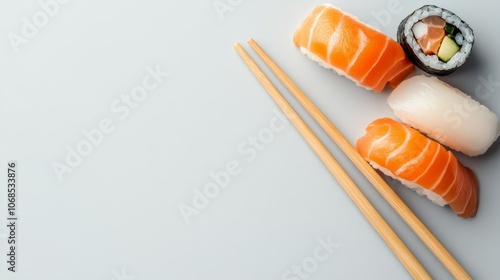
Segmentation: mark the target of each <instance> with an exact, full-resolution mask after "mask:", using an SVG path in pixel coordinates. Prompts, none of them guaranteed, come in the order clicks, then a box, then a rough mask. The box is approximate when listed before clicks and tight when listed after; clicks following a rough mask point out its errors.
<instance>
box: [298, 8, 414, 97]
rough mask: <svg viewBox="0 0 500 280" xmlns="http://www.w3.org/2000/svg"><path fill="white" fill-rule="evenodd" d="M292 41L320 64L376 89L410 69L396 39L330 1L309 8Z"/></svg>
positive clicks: (390, 82) (359, 83) (408, 71)
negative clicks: (309, 10)
mask: <svg viewBox="0 0 500 280" xmlns="http://www.w3.org/2000/svg"><path fill="white" fill-rule="evenodd" d="M293 42H294V44H295V45H296V46H298V47H300V49H301V51H302V52H303V53H305V54H307V55H308V56H309V58H311V59H312V60H314V61H317V62H319V63H320V65H322V66H324V67H326V68H330V69H333V70H335V71H336V72H337V73H338V74H340V75H344V76H346V77H347V78H349V79H351V80H353V81H354V82H356V84H357V85H359V86H362V87H364V88H366V89H368V90H373V91H375V92H380V91H382V89H383V88H384V87H385V86H386V84H387V83H389V85H390V86H391V87H396V86H397V85H398V84H399V83H400V82H401V81H402V80H403V79H404V78H405V77H406V76H407V75H408V74H410V73H411V72H412V71H413V64H412V63H411V62H410V60H409V59H408V58H407V57H406V54H405V52H404V51H403V48H402V47H401V46H400V45H399V44H398V43H397V42H396V41H394V40H393V39H391V38H390V37H387V36H386V35H384V34H382V33H381V32H379V31H377V30H375V29H373V28H372V27H370V26H368V25H366V24H364V23H362V22H360V21H359V20H357V19H356V18H354V17H352V16H350V15H349V14H346V13H344V12H342V11H340V10H339V9H337V8H335V7H333V6H332V5H330V4H324V5H322V6H318V7H316V8H315V9H314V10H313V11H312V13H311V14H310V15H309V16H308V17H307V18H306V19H305V20H304V22H302V25H301V26H300V27H299V28H298V29H297V30H296V32H295V35H294V37H293Z"/></svg>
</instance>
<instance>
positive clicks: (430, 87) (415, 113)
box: [387, 75, 500, 156]
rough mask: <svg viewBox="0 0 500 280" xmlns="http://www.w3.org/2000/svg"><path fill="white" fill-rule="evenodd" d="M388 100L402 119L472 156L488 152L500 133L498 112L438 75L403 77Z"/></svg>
mask: <svg viewBox="0 0 500 280" xmlns="http://www.w3.org/2000/svg"><path fill="white" fill-rule="evenodd" d="M387 103H388V104H389V107H391V108H392V110H393V111H394V114H395V115H396V116H397V117H398V118H399V119H400V120H401V121H402V122H404V123H406V124H408V125H410V126H412V127H413V128H416V129H418V130H420V131H421V132H423V133H425V134H427V136H429V137H431V138H433V139H435V140H437V141H439V142H441V143H442V144H443V145H445V146H448V147H450V148H452V149H454V150H456V151H459V152H462V153H464V154H466V155H468V156H477V155H481V154H484V153H485V152H486V151H487V150H488V148H489V147H490V146H491V145H492V144H493V143H494V142H495V141H496V140H497V138H498V136H499V135H500V121H499V120H498V117H497V116H496V115H495V113H493V112H491V111H490V110H489V109H488V108H486V107H485V106H484V105H481V104H480V103H479V102H478V101H476V100H474V99H472V97H470V96H469V95H467V94H465V93H463V92H461V91H460V90H458V89H457V88H454V87H452V86H450V85H448V84H447V83H445V82H443V81H441V80H439V79H438V78H436V77H426V76H424V75H417V76H413V77H411V78H409V79H407V80H405V81H403V82H402V83H401V84H399V85H398V86H397V87H396V88H395V89H394V90H393V91H392V92H391V94H390V95H389V97H388V99H387Z"/></svg>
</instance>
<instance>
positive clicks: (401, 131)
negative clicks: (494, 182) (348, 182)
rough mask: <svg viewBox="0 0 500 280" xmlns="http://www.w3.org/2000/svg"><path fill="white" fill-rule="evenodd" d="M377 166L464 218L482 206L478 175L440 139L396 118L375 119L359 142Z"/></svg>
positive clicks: (365, 157) (357, 145) (372, 163)
mask: <svg viewBox="0 0 500 280" xmlns="http://www.w3.org/2000/svg"><path fill="white" fill-rule="evenodd" d="M356 149H357V150H358V151H359V153H360V154H361V156H362V157H363V158H364V159H365V160H366V161H368V162H369V163H370V164H371V165H372V166H373V167H374V168H377V169H379V170H380V171H382V172H383V173H384V174H386V175H388V176H391V177H393V178H395V179H398V180H399V181H401V182H402V183H403V184H404V185H405V186H407V187H409V188H411V189H414V190H415V191H416V192H417V193H419V194H421V195H426V196H427V198H428V199H430V200H431V201H432V202H434V203H435V204H437V205H439V206H444V205H447V204H448V205H450V207H451V209H452V210H453V211H455V213H457V215H458V216H460V217H462V218H469V217H474V216H475V215H476V212H477V208H478V186H477V181H476V176H475V175H474V173H473V171H472V170H471V169H469V168H468V167H466V166H464V165H462V164H461V163H460V162H458V160H457V159H456V157H455V156H454V155H453V154H452V153H451V152H450V151H447V150H446V149H445V148H444V147H443V146H441V145H440V144H439V143H438V142H435V141H433V140H430V139H429V138H427V137H426V136H424V135H423V134H421V133H420V132H418V131H417V130H415V129H413V128H411V127H409V126H406V125H405V124H402V123H399V122H397V121H395V120H393V119H389V118H382V119H378V120H375V121H373V122H372V123H370V124H369V125H368V127H367V128H366V134H365V135H364V136H363V137H361V138H360V139H359V140H358V141H357V143H356Z"/></svg>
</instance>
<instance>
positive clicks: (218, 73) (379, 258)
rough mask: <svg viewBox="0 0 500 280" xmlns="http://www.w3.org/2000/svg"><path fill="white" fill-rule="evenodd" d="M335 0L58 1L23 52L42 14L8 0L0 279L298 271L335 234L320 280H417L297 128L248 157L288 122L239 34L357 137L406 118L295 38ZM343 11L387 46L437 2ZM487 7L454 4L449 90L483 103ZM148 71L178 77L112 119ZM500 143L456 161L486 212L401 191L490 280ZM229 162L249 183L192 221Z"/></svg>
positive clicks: (490, 51) (488, 48)
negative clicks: (456, 31) (458, 24)
mask: <svg viewBox="0 0 500 280" xmlns="http://www.w3.org/2000/svg"><path fill="white" fill-rule="evenodd" d="M41 2H42V3H45V2H47V0H45V1H44V0H41ZM61 2H62V1H61ZM322 3H323V1H299V0H296V1H285V0H279V1H272V2H271V1H263V0H256V1H244V0H243V1H236V0H232V1H229V0H220V1H212V0H207V1H194V0H193V1H159V0H143V1H118V0H109V1H96V0H89V1H79V0H72V1H68V3H67V4H58V10H57V12H54V13H53V15H52V16H51V17H49V18H48V20H47V22H45V23H43V24H42V25H43V26H41V27H39V28H37V31H36V32H33V30H32V33H31V35H32V36H31V37H32V38H25V41H23V42H22V43H19V44H18V45H16V44H13V43H12V42H11V40H10V39H9V38H11V36H12V33H15V34H18V35H19V36H22V28H23V26H24V25H25V24H26V22H25V21H23V18H26V19H27V20H29V21H30V22H33V16H34V15H37V13H40V11H42V12H43V9H42V8H41V6H40V4H39V3H38V2H37V1H28V0H19V1H6V0H1V2H0V35H1V36H0V159H1V160H0V166H3V169H2V170H0V182H2V183H0V184H1V185H2V187H1V188H0V189H1V191H0V213H1V214H0V218H1V222H0V225H2V226H0V252H1V254H0V279H8V280H10V279H23V280H24V279H86V280H88V279H103V280H110V279H116V280H118V279H136V280H144V279H286V278H284V277H285V276H286V273H287V271H288V270H290V269H291V268H292V267H293V266H294V265H299V266H301V265H302V264H303V261H304V260H306V262H307V260H309V261H310V260H311V258H313V257H314V251H315V249H316V248H317V247H318V246H319V244H320V243H318V240H319V239H321V240H327V239H328V238H330V240H331V241H332V242H334V243H335V244H336V248H335V249H334V250H333V253H331V254H329V255H328V258H327V259H326V260H324V261H319V262H318V265H317V267H314V269H311V268H309V270H312V271H311V272H310V273H308V274H307V277H308V279H408V278H410V276H409V274H408V273H407V272H406V270H405V269H404V267H403V266H402V265H401V264H400V263H399V261H398V260H397V259H396V258H395V256H394V255H393V254H392V252H391V251H390V250H389V249H388V247H387V246H386V245H385V243H384V242H383V241H382V239H381V238H380V237H379V236H378V235H377V233H376V232H375V231H374V230H373V229H372V227H371V226H370V225H369V223H368V222H367V221H366V220H365V218H364V217H363V216H362V215H361V214H360V212H359V211H358V210H357V208H356V207H355V206H354V205H353V203H352V202H351V201H350V200H349V198H348V197H347V195H346V194H345V193H344V192H343V191H342V189H341V188H340V186H339V185H338V184H337V182H336V181H335V180H334V179H333V177H332V176H331V175H330V174H329V173H328V171H327V170H326V168H325V167H324V166H323V165H322V163H321V162H320V161H319V159H318V158H317V157H316V156H315V155H314V153H313V152H312V150H311V149H310V148H309V147H308V145H307V144H306V143H305V141H304V140H303V139H302V138H301V136H300V135H299V134H298V133H297V131H296V130H295V128H293V126H292V125H285V127H284V129H283V130H282V131H274V132H273V134H272V137H270V138H269V141H268V143H267V144H265V148H264V149H262V150H261V151H256V150H255V151H256V153H255V156H254V157H252V158H250V155H249V154H245V153H244V152H242V150H241V149H240V150H239V149H238V147H240V146H241V145H242V146H243V148H245V147H246V148H249V147H250V144H249V142H248V141H249V139H251V137H255V136H258V135H259V133H261V134H262V133H264V132H262V131H267V132H269V128H270V122H271V121H273V120H274V118H276V113H275V112H274V111H273V110H274V109H276V108H277V106H276V105H275V104H274V102H273V101H272V99H271V98H270V97H269V96H268V95H267V93H266V92H265V91H264V90H263V88H262V87H261V86H260V84H259V83H258V82H257V80H256V79H255V78H254V77H253V75H252V74H251V73H250V72H249V70H248V69H247V68H246V66H245V65H244V63H243V62H242V61H241V59H240V58H239V57H238V56H237V54H236V53H235V51H234V50H233V48H232V46H233V44H234V43H235V42H241V43H244V47H245V48H246V49H247V50H248V49H249V48H248V45H246V43H245V42H246V40H247V39H249V38H250V37H254V38H255V39H256V40H257V41H258V42H259V43H260V44H261V45H262V47H263V48H264V49H265V50H267V51H268V53H269V54H270V55H271V56H272V57H273V58H274V59H275V60H276V62H277V63H278V64H280V65H281V66H282V67H283V68H284V70H285V71H287V72H288V73H289V75H290V76H291V77H292V79H294V80H295V81H296V82H297V83H298V85H299V86H300V87H301V88H302V89H303V90H304V91H305V92H306V93H308V95H309V96H310V98H311V99H312V100H313V102H315V103H316V104H317V106H318V107H319V108H320V109H321V110H322V111H323V112H324V113H325V114H326V115H327V117H328V118H329V119H330V120H331V121H332V122H333V123H334V124H335V125H337V127H338V128H339V129H340V130H341V131H342V132H343V133H344V134H345V136H346V137H347V138H348V139H349V141H351V143H355V141H356V139H357V138H358V137H360V136H361V135H362V134H363V133H364V128H365V126H366V125H367V124H368V123H369V122H371V121H372V120H374V119H376V118H379V117H384V116H388V117H394V116H393V114H392V112H391V110H390V108H389V107H388V106H387V105H386V103H385V100H386V98H387V96H388V94H389V92H390V90H389V89H386V90H385V91H384V92H382V93H381V94H375V93H373V92H368V91H366V90H363V89H361V88H359V87H356V86H355V85H354V83H352V82H351V81H349V80H348V79H345V78H343V77H340V76H337V75H335V74H334V73H332V72H331V71H328V70H325V69H323V68H321V67H319V66H318V65H317V64H315V63H313V62H311V61H310V60H308V59H307V58H306V57H305V56H303V55H301V54H300V52H299V51H298V49H297V48H295V47H294V46H293V44H292V36H293V32H294V30H295V29H296V28H297V27H298V25H299V24H300V22H301V21H302V20H303V19H304V18H305V17H306V16H307V15H308V13H309V12H310V11H311V10H312V9H313V8H314V7H315V6H316V5H319V4H322ZM330 3H332V4H334V5H336V6H338V7H340V8H341V9H343V10H345V11H347V12H350V13H352V14H354V15H356V16H357V17H359V18H360V19H361V20H363V21H365V22H370V23H372V24H375V25H377V26H378V27H379V28H380V30H381V31H383V32H384V33H385V34H387V35H388V36H391V37H392V38H395V36H396V30H397V26H398V24H399V22H400V21H401V20H403V18H404V17H406V15H408V14H409V13H410V12H412V11H413V10H414V9H416V8H419V7H420V6H422V5H424V4H429V3H428V2H427V1H408V0H399V1H397V0H380V1H365V2H361V1H347V0H346V1H344V0H337V1H330ZM491 3H492V2H487V1H465V0H463V1H453V4H451V2H450V3H447V6H446V7H445V8H448V9H450V10H452V11H453V12H455V13H456V14H458V15H459V16H461V17H462V18H463V19H464V20H465V21H467V22H468V23H469V24H470V25H471V27H472V28H473V29H474V31H475V34H476V43H475V45H474V50H473V54H472V55H471V57H470V58H469V61H468V62H467V63H466V64H465V65H464V66H463V67H462V68H461V69H459V70H458V71H456V72H455V73H453V74H452V75H450V76H447V77H444V78H443V80H445V81H447V82H449V83H450V84H452V85H453V86H456V87H458V88H460V89H461V90H462V91H464V92H468V93H469V94H471V95H472V94H473V93H474V92H475V89H476V88H477V87H478V85H480V84H481V79H483V80H484V79H485V80H488V77H490V80H493V81H499V80H500V73H499V70H498V66H497V65H499V64H500V55H498V48H499V45H498V40H497V39H496V38H494V35H496V34H498V30H497V24H496V21H495V19H496V11H497V8H496V7H491V6H492V5H491ZM224 5H225V6H224ZM216 7H218V8H219V10H217V8H216ZM391 7H392V8H391ZM224 8H225V10H224ZM38 15H39V14H38ZM38 20H43V17H42V18H40V19H38ZM9 34H10V35H9ZM16 49H17V52H16ZM252 56H254V55H253V53H252ZM254 57H255V56H254ZM147 67H150V68H152V69H156V68H157V67H158V68H159V69H160V71H162V72H168V73H169V76H168V77H165V78H163V79H162V80H161V83H158V87H157V88H156V89H154V90H151V91H149V92H148V93H147V95H146V97H145V98H144V99H143V100H142V101H141V102H137V104H136V105H135V106H136V108H134V109H131V111H130V114H128V115H127V116H125V115H124V114H125V113H123V112H121V113H118V112H116V107H115V109H113V108H112V106H113V104H115V106H118V105H119V106H124V104H125V103H122V101H121V98H122V96H130V94H131V91H132V89H133V88H134V87H135V86H139V85H141V84H142V82H143V79H144V78H145V77H146V76H147V75H148V71H147V70H146V69H147ZM418 73H420V71H415V73H414V74H418ZM272 80H273V81H277V80H276V78H275V77H272ZM278 88H279V89H280V90H282V91H283V92H285V93H286V91H285V90H284V88H283V87H282V86H278ZM483 90H484V88H483ZM487 93H489V94H488V96H486V97H485V96H482V99H481V100H480V101H481V102H482V103H484V104H485V105H487V106H488V107H489V108H490V109H491V110H492V111H494V112H495V113H496V114H497V115H498V114H500V97H499V95H498V94H499V87H498V85H496V86H491V87H490V88H489V91H488V92H487ZM286 97H287V99H289V100H290V99H291V98H290V95H289V94H288V93H286ZM477 97H478V96H475V98H476V99H477ZM291 103H292V105H294V107H295V108H296V109H297V111H298V112H299V113H300V114H301V115H302V116H304V119H305V120H306V122H308V123H309V124H310V125H311V127H312V129H313V130H314V131H315V132H316V133H317V134H318V135H319V137H320V138H321V140H322V141H323V142H324V143H325V145H326V146H327V147H328V148H329V149H330V150H331V151H332V153H333V154H334V156H336V157H337V158H338V159H339V161H340V162H341V163H342V165H343V166H345V168H346V170H347V171H348V172H349V174H351V176H353V178H354V180H355V181H356V183H358V184H359V186H360V188H361V189H362V190H363V191H364V192H365V194H366V195H367V196H368V197H369V199H370V200H371V201H372V202H373V204H374V205H375V206H376V207H377V209H378V210H379V211H380V212H381V213H382V215H383V216H384V217H385V218H386V219H387V221H388V222H389V224H390V225H391V226H393V228H394V229H395V230H396V232H397V233H398V234H399V235H400V236H401V238H402V239H403V241H404V242H405V243H406V244H407V245H408V247H409V248H410V249H411V250H412V251H413V253H414V254H415V255H416V256H417V258H418V259H419V260H420V261H421V262H422V264H423V265H424V266H425V267H426V268H427V270H428V271H429V273H431V275H432V276H433V277H434V278H435V279H451V276H450V275H449V274H448V272H447V271H446V270H445V269H444V268H443V267H442V266H441V264H440V263H439V262H438V261H437V259H436V258H435V257H434V256H433V255H432V254H431V253H430V251H429V250H428V249H427V248H426V247H425V246H424V245H423V244H422V243H421V242H420V241H419V240H418V238H417V237H416V236H415V235H414V234H413V233H412V232H411V230H410V229H409V228H408V227H407V226H406V225H405V224H404V222H403V221H402V220H401V219H400V218H399V217H398V216H397V215H396V214H395V212H394V211H393V210H392V209H390V207H389V206H388V205H387V203H385V201H384V200H383V199H382V197H381V196H380V195H379V194H378V193H377V192H376V191H375V190H374V189H373V188H372V187H371V186H369V184H368V182H367V181H366V180H365V179H364V178H363V177H362V175H361V174H360V173H358V172H357V171H356V170H355V168H354V167H353V165H352V164H350V163H349V162H348V160H347V159H346V158H345V156H344V155H342V153H341V152H339V150H338V149H337V147H336V146H335V145H334V144H333V143H332V142H331V141H330V140H329V139H328V137H327V136H326V135H325V134H324V133H323V132H322V131H321V130H320V129H318V126H317V125H316V124H314V123H313V122H312V120H311V118H310V117H309V116H307V114H305V111H304V110H303V109H302V108H301V107H300V106H297V102H295V101H294V100H291ZM103 120H104V121H106V120H108V122H111V125H112V127H113V129H112V131H111V132H110V133H104V134H103V139H102V141H99V142H98V144H97V145H93V147H92V151H90V152H89V153H88V155H87V156H85V157H82V159H81V161H80V162H78V163H77V164H74V167H71V168H70V169H71V171H72V172H71V173H69V172H68V173H64V174H62V175H61V177H62V178H61V179H62V180H59V179H58V176H57V174H56V172H55V171H54V168H53V166H54V164H55V163H56V162H58V163H60V164H67V163H66V159H65V158H66V157H67V155H68V150H67V148H68V147H69V149H76V148H77V146H78V145H79V144H81V143H83V142H84V141H87V140H86V137H85V136H84V135H83V134H82V130H86V131H93V130H95V129H97V128H99V123H100V122H102V121H103ZM249 137H250V138H249ZM81 145H83V144H81ZM498 146H499V144H498V143H495V144H494V146H493V147H492V148H491V149H490V150H489V152H488V153H487V154H486V155H483V156H480V157H476V158H468V157H465V156H463V155H458V157H459V159H460V160H461V161H462V162H463V163H464V164H465V165H467V166H469V167H471V168H472V169H473V170H474V171H475V172H476V174H477V176H478V178H479V182H480V208H479V212H478V215H477V216H476V217H475V218H473V219H468V220H464V219H461V218H459V217H457V216H456V215H455V214H454V213H453V212H452V211H451V210H450V209H449V208H447V207H445V208H440V207H437V206H434V205H432V204H431V203H430V202H429V201H428V200H427V199H425V198H422V197H419V196H418V195H416V194H415V193H413V192H412V191H409V190H407V189H405V188H403V187H401V186H400V185H398V184H395V183H394V182H391V185H392V186H394V187H395V190H396V191H397V193H398V194H399V195H400V196H401V197H402V199H403V200H404V201H405V202H406V203H407V204H408V205H409V207H410V208H411V209H412V210H413V211H414V212H415V213H416V215H417V216H418V217H420V218H421V220H422V221H423V222H424V223H425V224H426V225H427V226H428V228H429V229H430V230H431V231H432V232H433V233H434V234H435V235H436V236H437V237H438V239H440V240H441V241H442V243H443V244H444V245H445V247H446V248H447V249H448V250H449V251H450V252H451V253H452V255H454V256H455V257H456V259H457V260H458V261H459V262H460V263H461V264H462V265H463V266H464V267H465V268H466V270H467V271H468V272H469V273H470V274H471V275H472V276H474V277H475V278H477V279H492V278H494V277H495V276H496V275H497V270H498V252H499V251H500V241H499V238H498V237H499V236H500V220H499V219H498V216H497V215H498V213H499V212H500V206H499V205H500V204H498V202H497V198H498V197H500V188H498V178H499V176H498V166H499V163H500V154H499V152H500V151H498V149H499V148H498ZM10 160H16V161H17V163H18V182H19V185H18V205H17V216H18V218H19V220H18V221H17V225H18V227H17V242H18V247H17V264H16V269H17V272H16V273H12V272H9V271H7V267H8V265H7V263H6V261H7V258H6V257H7V256H6V254H7V249H8V244H7V237H8V229H7V227H6V225H7V220H6V218H7V191H6V189H7V188H6V187H7V186H6V184H7V183H6V182H7V177H6V173H7V162H8V161H10ZM229 162H233V163H234V162H237V164H238V167H239V169H238V170H239V171H240V173H239V174H237V175H234V176H231V177H230V182H229V184H228V185H227V186H226V187H225V188H224V189H222V190H221V191H220V193H219V194H218V195H216V196H215V197H214V198H212V199H210V200H209V204H208V206H207V207H206V208H204V209H203V210H201V211H200V213H199V214H198V215H193V216H190V217H189V221H190V223H186V220H185V219H183V216H182V215H181V213H180V211H179V206H180V205H182V204H185V205H190V206H193V202H192V200H193V198H194V197H195V193H194V189H197V190H203V187H204V186H205V185H206V184H208V183H210V182H212V181H213V179H212V177H211V176H210V173H211V172H215V173H217V172H220V171H222V170H224V169H225V168H226V165H227V164H228V163H229ZM323 253H324V252H323ZM289 276H290V275H289ZM290 277H291V276H290ZM290 279H294V278H290ZM295 279H300V278H295Z"/></svg>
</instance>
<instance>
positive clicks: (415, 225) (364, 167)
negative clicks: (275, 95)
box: [248, 39, 472, 279]
mask: <svg viewBox="0 0 500 280" xmlns="http://www.w3.org/2000/svg"><path fill="white" fill-rule="evenodd" d="M248 43H249V44H250V46H251V47H252V49H253V50H254V51H255V52H256V53H257V54H258V55H259V57H260V58H261V59H262V60H263V61H264V62H265V63H266V65H267V66H268V67H269V68H270V69H271V70H272V71H273V72H274V74H275V75H276V76H277V77H278V78H279V79H280V81H281V82H282V83H283V84H284V85H285V86H286V87H287V88H288V90H290V92H291V93H292V94H293V95H294V96H295V98H296V99H298V100H299V102H300V103H301V104H302V106H304V108H306V110H307V111H308V112H309V114H311V115H312V116H313V117H314V119H315V120H316V122H317V123H319V125H320V126H321V127H322V128H323V130H325V132H326V133H327V134H328V135H329V136H330V138H332V140H333V141H334V142H335V143H336V144H337V145H338V146H339V147H340V149H341V150H342V151H343V152H344V153H345V154H346V155H347V156H348V157H349V158H350V159H351V161H352V162H353V163H354V164H355V165H356V167H357V168H358V169H359V170H360V171H361V172H362V173H363V174H364V175H365V177H366V178H367V179H368V180H369V181H370V182H371V183H372V185H373V186H374V187H375V188H376V189H377V190H378V192H379V193H380V194H381V195H382V196H383V197H384V198H385V200H386V201H387V202H388V203H389V204H390V205H391V206H392V208H394V210H395V211H396V212H397V213H398V214H399V216H401V218H402V219H403V220H404V221H405V222H406V223H407V224H408V226H409V227H410V228H411V229H412V230H413V231H414V232H415V234H416V235H417V236H418V237H419V238H420V239H421V240H422V242H423V243H424V244H425V245H426V246H427V247H428V248H429V250H430V251H431V252H432V253H433V254H434V255H435V256H436V257H437V258H438V259H439V261H440V262H441V263H442V264H443V266H444V267H446V269H447V270H448V271H449V272H450V274H451V275H453V277H455V278H456V279H472V277H471V276H470V275H469V274H468V273H467V272H466V271H465V269H464V268H463V267H462V266H460V264H459V263H458V262H457V261H456V260H455V259H454V258H453V256H452V255H451V254H450V253H449V252H448V251H447V250H446V248H445V247H444V246H443V245H442V244H441V243H440V242H439V241H438V239H437V238H436V237H435V236H434V235H433V234H432V233H431V232H430V231H429V230H428V229H427V228H426V227H425V225H424V224H423V223H422V222H421V221H420V219H418V218H417V216H415V214H414V213H413V212H412V211H411V210H410V209H409V208H408V206H407V205H406V204H405V203H404V202H403V201H402V200H401V198H400V197H399V196H398V195H397V194H396V193H395V192H394V190H393V189H392V188H391V187H390V186H389V185H388V184H387V183H386V182H385V181H384V179H382V177H380V175H379V174H378V173H377V172H376V171H375V170H374V169H373V168H372V167H371V166H370V165H369V164H368V163H367V162H366V161H365V160H364V159H363V157H361V155H360V154H359V153H358V151H357V150H356V149H355V148H354V147H353V146H352V145H351V143H350V142H349V141H348V140H347V139H346V138H345V137H344V136H343V135H342V134H341V133H340V132H339V131H338V130H337V128H335V126H334V125H333V124H332V123H331V122H330V121H329V120H328V119H327V118H326V117H325V115H324V114H323V113H322V112H321V111H320V110H319V109H318V108H317V107H316V106H315V105H314V104H313V103H312V101H311V100H310V99H309V98H308V97H307V96H306V95H305V94H304V93H303V92H302V91H301V90H300V89H299V87H298V86H297V85H296V84H295V83H294V82H293V81H292V80H291V79H290V78H289V77H288V76H287V75H286V74H285V72H284V71H283V70H281V68H280V67H279V66H278V65H277V64H276V63H275V62H274V61H273V60H272V59H271V58H270V57H269V56H268V55H267V54H266V52H264V50H263V49H262V48H261V47H260V46H259V45H258V44H257V42H255V41H254V40H253V39H250V40H249V41H248Z"/></svg>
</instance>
